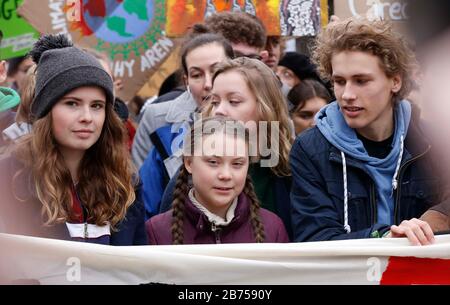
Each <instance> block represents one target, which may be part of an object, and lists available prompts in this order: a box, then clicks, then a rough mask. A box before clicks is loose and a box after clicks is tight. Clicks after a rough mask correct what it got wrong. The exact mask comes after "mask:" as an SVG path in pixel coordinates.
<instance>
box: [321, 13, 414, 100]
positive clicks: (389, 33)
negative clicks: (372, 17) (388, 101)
mask: <svg viewBox="0 0 450 305" xmlns="http://www.w3.org/2000/svg"><path fill="white" fill-rule="evenodd" d="M343 51H361V52H367V53H370V54H372V55H375V56H377V57H378V58H379V59H380V63H381V68H382V70H383V71H384V73H385V74H386V76H387V77H389V78H391V77H393V76H395V75H400V77H401V79H402V88H401V89H400V90H399V91H398V92H397V93H395V94H394V96H393V100H394V101H399V100H401V99H403V98H405V97H406V96H407V95H408V94H409V92H410V91H411V88H412V87H413V84H414V81H413V79H412V75H413V72H414V71H415V70H416V69H417V61H416V58H415V55H414V52H413V51H412V50H411V49H410V47H409V44H408V42H407V41H406V40H405V38H404V37H402V36H401V35H400V34H399V33H398V32H396V31H394V29H393V28H392V25H391V23H389V22H388V21H384V20H377V21H369V20H368V19H365V18H356V17H352V18H348V19H346V20H342V21H336V22H333V23H330V24H329V25H328V26H327V27H326V28H325V29H324V30H323V31H322V33H320V34H319V35H318V37H317V38H316V43H315V46H314V47H313V50H312V59H313V61H314V62H315V63H316V64H317V66H318V70H319V73H320V74H321V76H322V77H323V78H324V79H327V80H330V79H331V76H332V74H333V67H332V66H331V59H332V57H333V55H334V54H337V53H339V52H343Z"/></svg>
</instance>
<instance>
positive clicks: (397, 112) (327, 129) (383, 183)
mask: <svg viewBox="0 0 450 305" xmlns="http://www.w3.org/2000/svg"><path fill="white" fill-rule="evenodd" d="M410 119H411V105H410V104H409V102H408V101H406V100H402V101H401V102H400V103H398V104H397V105H396V106H395V108H394V128H395V129H394V137H393V140H392V144H391V146H392V150H391V151H390V153H389V154H388V155H387V156H386V157H385V158H384V159H378V158H375V157H371V156H369V154H368V153H367V151H366V149H365V148H364V145H363V143H362V142H361V140H360V139H358V137H357V135H356V131H355V130H354V129H352V128H350V127H349V126H348V125H347V123H346V122H345V119H344V116H343V114H342V112H341V111H340V108H339V105H338V103H337V102H336V101H335V102H333V103H331V104H329V105H327V106H326V107H324V108H322V109H321V110H320V111H319V112H318V113H317V114H316V116H315V122H316V124H317V127H318V129H319V130H320V132H321V133H322V134H323V136H324V137H325V138H326V139H327V140H328V141H329V142H330V143H331V144H332V145H333V146H334V147H336V148H337V149H339V150H340V151H341V156H342V163H343V176H344V213H345V215H344V222H345V229H346V230H347V232H350V231H351V228H350V227H349V226H348V221H347V220H348V215H347V204H348V202H347V201H348V198H347V194H348V190H347V177H346V176H347V175H346V172H347V168H346V162H345V158H346V156H350V157H352V158H353V159H356V160H358V161H360V162H362V164H363V166H364V167H365V169H366V170H367V172H368V173H369V175H370V176H371V178H372V180H373V181H374V182H375V186H376V190H377V211H378V219H377V221H378V223H381V224H387V225H392V224H393V223H394V196H393V192H394V190H395V189H396V188H397V175H398V171H399V169H400V164H401V160H402V155H403V142H404V139H405V137H406V133H407V131H408V126H409V122H410Z"/></svg>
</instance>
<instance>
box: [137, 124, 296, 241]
mask: <svg viewBox="0 0 450 305" xmlns="http://www.w3.org/2000/svg"><path fill="white" fill-rule="evenodd" d="M249 151H250V144H249V132H248V129H246V128H245V127H244V126H243V125H242V124H240V123H239V122H237V121H233V120H230V119H228V120H227V119H225V118H224V117H212V118H208V119H203V120H198V121H196V122H195V123H194V126H193V128H191V132H190V133H187V136H186V139H185V141H184V147H183V166H181V169H180V173H179V175H178V177H177V181H176V186H175V190H174V193H173V202H172V209H171V210H169V211H167V212H165V213H163V214H159V215H157V216H154V217H152V218H150V220H148V221H147V222H146V230H147V234H148V238H149V242H150V244H156V245H165V244H211V243H249V242H288V241H289V238H288V235H287V232H286V229H285V227H284V225H283V222H282V221H281V219H280V218H279V217H278V216H276V215H275V214H274V213H272V212H270V211H268V210H265V209H263V208H260V206H259V201H258V198H257V196H256V194H255V191H254V189H253V184H252V182H251V178H250V176H249V175H248V167H249V163H250V157H249Z"/></svg>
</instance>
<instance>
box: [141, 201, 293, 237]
mask: <svg viewBox="0 0 450 305" xmlns="http://www.w3.org/2000/svg"><path fill="white" fill-rule="evenodd" d="M184 213H185V214H184V221H183V234H184V244H215V243H252V242H255V237H254V234H253V228H252V225H251V222H250V201H249V199H248V198H247V196H246V195H244V194H241V195H239V198H238V203H237V206H236V210H235V216H234V218H233V220H232V221H231V222H230V223H229V224H228V225H227V226H224V227H220V226H217V227H216V228H215V229H216V230H215V231H213V229H214V227H213V226H212V225H211V223H210V222H209V220H208V218H207V217H206V215H205V214H204V213H203V212H201V211H200V210H199V209H198V208H197V207H196V206H194V205H193V204H192V202H191V201H190V200H189V199H187V200H186V202H185V212H184ZM259 215H260V217H261V221H262V223H263V225H264V233H265V240H264V242H266V243H282V242H289V238H288V235H287V233H286V229H285V227H284V225H283V222H282V221H281V219H280V218H279V217H278V216H276V215H275V214H274V213H272V212H270V211H268V210H265V209H260V210H259ZM145 226H146V229H147V234H148V240H149V243H150V244H153V245H170V244H172V232H171V226H172V210H170V211H168V212H165V213H163V214H159V215H156V216H154V217H152V218H150V219H149V220H148V221H147V222H146V224H145Z"/></svg>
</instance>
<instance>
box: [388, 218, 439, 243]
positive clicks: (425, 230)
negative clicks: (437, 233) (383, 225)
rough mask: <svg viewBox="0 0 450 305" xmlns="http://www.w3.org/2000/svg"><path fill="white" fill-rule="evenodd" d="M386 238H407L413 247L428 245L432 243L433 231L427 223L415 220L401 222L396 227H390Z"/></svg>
mask: <svg viewBox="0 0 450 305" xmlns="http://www.w3.org/2000/svg"><path fill="white" fill-rule="evenodd" d="M387 237H407V238H408V240H409V242H410V243H411V244H412V245H414V246H422V245H429V244H432V243H433V242H434V234H433V230H431V227H430V225H429V224H428V222H425V221H422V220H419V219H416V218H413V219H410V220H403V221H402V222H401V223H400V225H398V226H396V225H393V226H391V233H390V234H389V235H388V236H387Z"/></svg>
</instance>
